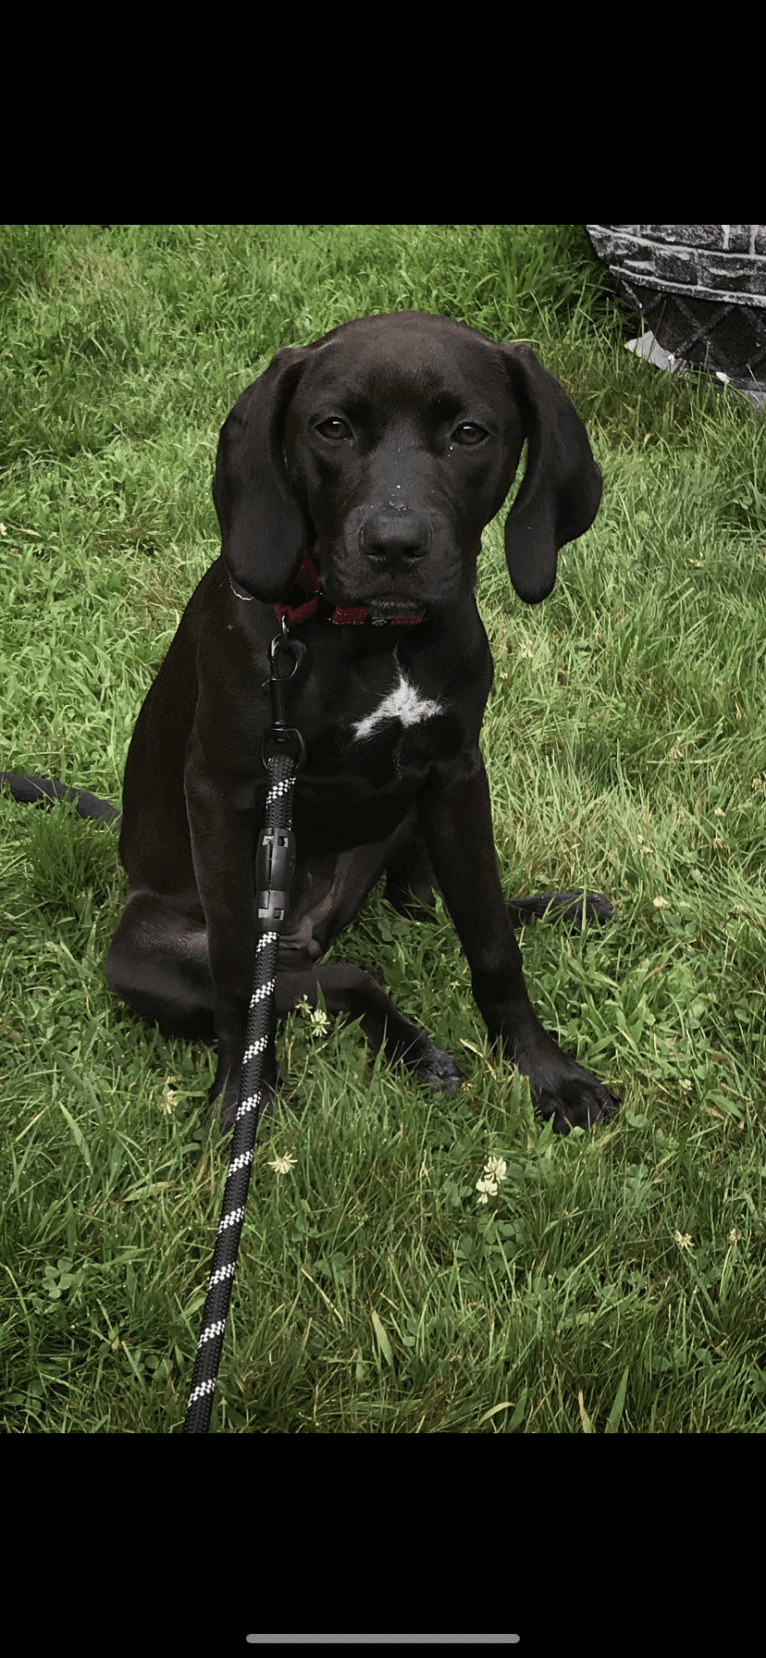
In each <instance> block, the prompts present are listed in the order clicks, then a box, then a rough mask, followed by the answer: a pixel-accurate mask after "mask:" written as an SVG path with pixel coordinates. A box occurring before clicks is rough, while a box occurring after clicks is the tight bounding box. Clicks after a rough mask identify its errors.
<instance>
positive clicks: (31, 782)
mask: <svg viewBox="0 0 766 1658" xmlns="http://www.w3.org/2000/svg"><path fill="white" fill-rule="evenodd" d="M3 786H5V787H6V788H8V789H10V791H11V794H12V795H13V798H14V800H22V801H24V802H25V803H26V804H27V805H35V806H36V805H39V803H40V802H41V801H43V802H46V803H50V802H52V801H54V800H72V801H74V807H75V811H76V812H77V815H78V817H93V818H100V819H101V822H102V823H119V821H120V820H121V818H122V813H121V812H118V810H117V807H116V806H112V805H111V804H110V802H109V801H108V800H99V798H98V795H95V794H90V793H89V792H88V790H87V789H70V788H69V786H68V784H66V783H57V782H56V781H55V779H54V778H52V777H22V776H21V775H20V774H19V773H18V772H15V771H0V789H1V788H2V787H3Z"/></svg>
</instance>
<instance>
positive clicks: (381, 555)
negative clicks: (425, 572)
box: [359, 508, 431, 563]
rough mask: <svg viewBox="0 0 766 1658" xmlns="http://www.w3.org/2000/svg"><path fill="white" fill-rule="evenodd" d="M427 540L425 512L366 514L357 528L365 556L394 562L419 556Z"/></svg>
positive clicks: (426, 548) (428, 532)
mask: <svg viewBox="0 0 766 1658" xmlns="http://www.w3.org/2000/svg"><path fill="white" fill-rule="evenodd" d="M430 544H431V525H430V522H429V520H428V518H427V516H426V514H425V513H422V512H408V511H407V509H406V508H404V509H403V510H402V509H401V508H399V510H398V511H397V512H394V513H388V512H379V513H375V514H374V515H373V516H372V517H371V518H368V519H367V520H366V522H365V523H364V524H363V525H362V528H361V529H360V531H359V545H360V547H361V550H362V552H363V553H366V554H367V557H368V558H377V559H385V560H386V561H387V562H391V563H398V562H400V561H401V560H404V559H414V558H423V557H424V555H425V554H426V553H427V552H428V549H429V546H430Z"/></svg>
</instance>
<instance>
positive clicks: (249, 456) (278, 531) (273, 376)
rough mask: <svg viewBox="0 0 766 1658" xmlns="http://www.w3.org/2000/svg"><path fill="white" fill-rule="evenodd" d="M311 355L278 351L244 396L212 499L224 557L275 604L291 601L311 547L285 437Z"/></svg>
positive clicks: (223, 441)
mask: <svg viewBox="0 0 766 1658" xmlns="http://www.w3.org/2000/svg"><path fill="white" fill-rule="evenodd" d="M311 352H312V347H311V346H302V347H296V348H292V347H288V348H286V349H285V350H283V351H278V352H277V354H276V356H275V357H272V360H271V362H270V363H269V366H268V368H267V369H266V370H265V372H264V373H263V374H262V375H260V377H259V379H257V380H254V381H253V384H252V386H248V388H247V391H243V393H242V396H241V397H240V398H238V400H237V402H236V403H235V405H234V408H233V409H232V411H231V414H230V415H229V418H228V420H227V421H226V422H225V424H224V426H223V428H222V431H221V436H220V438H219V441H218V457H217V459H216V464H215V476H214V478H213V500H214V501H215V510H216V512H217V513H218V522H219V524H220V526H221V536H222V546H221V552H222V554H223V557H224V560H225V562H226V564H227V566H228V568H229V571H230V573H231V575H232V576H233V577H234V580H235V581H236V582H238V583H239V584H240V585H241V586H242V587H244V588H245V589H246V591H247V592H248V593H252V594H253V595H254V597H255V598H256V599H265V600H266V601H267V603H269V604H274V603H276V602H277V601H278V600H280V599H286V598H287V597H288V595H289V592H290V589H291V587H292V585H293V582H294V581H295V578H296V576H297V574H298V571H299V569H300V565H301V559H302V558H303V554H304V553H305V551H306V549H307V547H308V543H309V535H310V531H309V526H308V524H307V523H306V519H305V517H304V514H303V512H302V510H301V507H300V504H299V502H298V499H297V497H296V495H295V492H294V490H293V487H292V484H291V483H290V479H289V477H288V475H287V466H286V463H285V457H284V453H283V448H282V434H283V431H284V425H285V419H286V416H287V410H288V407H289V404H290V398H291V397H292V395H293V392H294V390H295V387H296V385H297V384H298V381H299V379H300V376H301V373H302V372H303V367H304V365H305V363H306V361H307V360H308V359H309V358H310V356H311Z"/></svg>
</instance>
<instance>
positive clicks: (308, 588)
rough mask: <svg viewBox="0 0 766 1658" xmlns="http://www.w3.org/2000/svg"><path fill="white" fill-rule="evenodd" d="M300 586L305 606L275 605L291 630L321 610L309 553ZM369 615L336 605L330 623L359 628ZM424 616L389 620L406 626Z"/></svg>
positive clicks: (304, 561)
mask: <svg viewBox="0 0 766 1658" xmlns="http://www.w3.org/2000/svg"><path fill="white" fill-rule="evenodd" d="M298 586H299V587H301V588H302V589H303V592H304V595H305V597H304V602H303V604H298V605H291V604H275V606H274V609H275V610H276V613H277V620H278V621H279V622H281V620H282V617H283V616H284V618H285V621H286V623H287V626H288V627H289V628H294V627H299V626H300V624H301V622H306V621H308V618H309V616H314V615H315V614H316V612H317V611H318V609H319V600H320V598H321V596H322V594H321V589H320V586H319V577H318V575H317V573H316V570H315V569H314V565H313V563H312V561H311V555H310V554H309V553H304V555H303V563H302V565H301V567H300V570H299V572H298ZM369 614H370V613H369V610H362V609H358V610H353V609H352V610H347V609H344V607H343V606H342V605H336V607H335V609H334V611H333V612H332V615H331V617H330V621H331V622H335V623H336V624H337V625H339V626H340V627H348V626H349V625H351V626H354V627H359V625H360V624H361V623H362V622H366V621H367V617H368V616H369ZM424 616H425V611H424V610H421V612H420V614H419V615H417V616H391V617H390V618H388V620H390V621H391V622H393V623H394V624H395V625H396V624H403V625H404V624H407V623H411V622H422V620H423V617H424ZM374 625H375V624H373V626H374Z"/></svg>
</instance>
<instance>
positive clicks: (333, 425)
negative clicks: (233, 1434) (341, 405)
mask: <svg viewBox="0 0 766 1658" xmlns="http://www.w3.org/2000/svg"><path fill="white" fill-rule="evenodd" d="M317 431H318V432H321V434H322V437H323V438H335V439H336V440H337V439H338V438H350V436H351V432H350V430H349V428H348V426H347V425H346V422H345V420H340V419H339V418H338V417H337V416H336V415H331V417H330V419H329V420H321V421H320V422H319V425H318V426H317Z"/></svg>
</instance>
